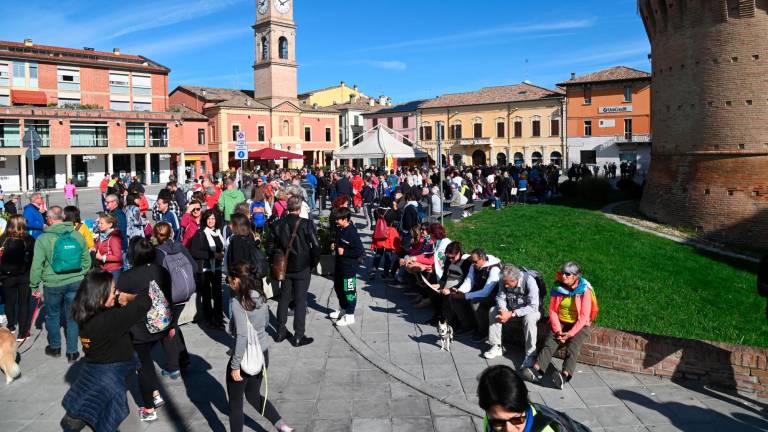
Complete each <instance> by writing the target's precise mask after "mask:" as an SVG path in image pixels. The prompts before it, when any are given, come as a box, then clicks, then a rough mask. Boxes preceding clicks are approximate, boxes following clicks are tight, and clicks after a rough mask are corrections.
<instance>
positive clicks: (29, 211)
mask: <svg viewBox="0 0 768 432" xmlns="http://www.w3.org/2000/svg"><path fill="white" fill-rule="evenodd" d="M24 219H26V220H27V231H29V235H31V236H32V238H33V239H37V238H38V237H40V234H42V233H43V226H44V225H45V219H44V218H43V214H42V213H40V208H39V207H38V206H36V205H34V204H32V203H29V204H27V205H25V206H24Z"/></svg>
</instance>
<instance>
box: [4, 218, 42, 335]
mask: <svg viewBox="0 0 768 432" xmlns="http://www.w3.org/2000/svg"><path fill="white" fill-rule="evenodd" d="M34 250H35V239H33V238H32V236H30V235H29V233H28V232H27V220H26V219H25V218H24V216H22V215H13V216H11V219H10V221H9V222H8V226H7V227H6V229H5V232H3V235H2V236H0V282H2V284H3V295H4V297H5V316H6V317H7V318H8V324H7V326H8V330H10V331H12V332H16V331H17V330H18V332H17V336H16V340H17V341H22V340H24V339H25V338H26V337H27V336H29V327H30V325H31V322H30V320H31V317H30V311H29V300H30V297H31V294H32V292H31V291H30V289H29V269H30V268H31V267H32V255H33V253H34ZM17 324H18V329H17V328H16V325H17Z"/></svg>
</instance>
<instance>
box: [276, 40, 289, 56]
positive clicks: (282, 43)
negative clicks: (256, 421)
mask: <svg viewBox="0 0 768 432" xmlns="http://www.w3.org/2000/svg"><path fill="white" fill-rule="evenodd" d="M277 44H278V48H279V49H280V58H281V59H285V60H287V59H288V39H286V38H285V36H280V39H278V42H277Z"/></svg>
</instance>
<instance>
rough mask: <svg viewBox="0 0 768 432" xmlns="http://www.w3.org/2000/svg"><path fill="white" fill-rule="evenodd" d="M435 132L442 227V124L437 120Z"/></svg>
mask: <svg viewBox="0 0 768 432" xmlns="http://www.w3.org/2000/svg"><path fill="white" fill-rule="evenodd" d="M435 124H436V126H437V128H436V129H437V130H436V131H435V135H436V136H437V166H438V168H437V171H438V173H439V174H440V184H439V185H437V192H438V196H439V197H440V225H443V210H444V208H443V204H444V203H443V140H442V138H443V137H442V133H441V131H442V129H443V128H442V126H443V122H442V121H441V120H438V121H437V122H435Z"/></svg>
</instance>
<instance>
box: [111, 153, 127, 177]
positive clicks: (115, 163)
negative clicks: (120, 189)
mask: <svg viewBox="0 0 768 432" xmlns="http://www.w3.org/2000/svg"><path fill="white" fill-rule="evenodd" d="M112 169H113V170H114V174H117V175H118V177H120V178H121V179H126V178H129V177H130V176H131V155H129V154H116V155H112Z"/></svg>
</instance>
